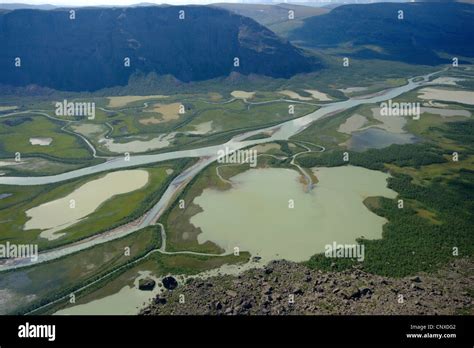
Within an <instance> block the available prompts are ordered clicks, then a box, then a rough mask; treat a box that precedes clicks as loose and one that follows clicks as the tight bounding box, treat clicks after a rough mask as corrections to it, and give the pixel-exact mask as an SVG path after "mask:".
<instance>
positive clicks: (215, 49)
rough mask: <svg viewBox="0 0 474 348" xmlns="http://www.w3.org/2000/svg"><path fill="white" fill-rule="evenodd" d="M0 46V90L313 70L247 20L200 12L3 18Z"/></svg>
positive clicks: (103, 11) (79, 12)
mask: <svg viewBox="0 0 474 348" xmlns="http://www.w3.org/2000/svg"><path fill="white" fill-rule="evenodd" d="M180 11H184V19H180V17H179V16H180ZM181 15H183V12H181ZM181 17H182V16H181ZM0 45H1V47H2V49H1V51H0V83H1V84H8V85H14V86H23V85H28V84H37V85H40V86H46V87H50V88H55V89H60V90H72V91H82V90H87V91H93V90H97V89H100V88H104V87H110V86H115V85H125V84H127V82H128V79H129V77H130V76H131V75H132V74H134V73H136V72H142V73H149V72H155V73H157V74H159V75H167V74H169V75H173V76H175V77H176V78H177V79H179V80H181V81H197V80H206V79H211V78H214V77H218V76H227V75H229V74H230V73H231V72H232V71H237V72H239V73H241V74H250V73H253V74H261V75H267V76H272V77H283V78H288V77H290V76H292V75H294V74H297V73H302V72H308V71H312V70H315V69H317V68H318V62H316V61H315V60H314V59H312V58H308V57H307V56H305V54H304V53H303V52H302V51H300V50H299V49H297V48H295V47H294V46H292V45H291V44H290V43H288V42H286V41H284V40H282V39H281V38H279V37H278V36H276V35H275V34H274V33H273V32H271V31H270V30H268V29H266V28H265V27H263V26H261V25H260V24H258V23H256V22H255V21H253V20H252V19H249V18H246V17H242V16H239V15H236V14H232V13H230V12H228V11H226V10H222V9H216V8H211V7H205V6H183V7H171V6H165V7H158V6H154V7H137V8H82V9H76V12H75V19H70V13H69V10H66V9H58V10H51V11H38V10H16V11H11V12H4V13H0ZM16 57H19V58H21V67H17V66H15V58H16ZM127 58H129V60H130V66H126V65H127V64H126V59H127ZM235 58H238V59H239V66H238V67H236V66H234V59H235Z"/></svg>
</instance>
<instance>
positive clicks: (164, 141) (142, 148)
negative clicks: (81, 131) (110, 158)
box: [99, 133, 176, 153]
mask: <svg viewBox="0 0 474 348" xmlns="http://www.w3.org/2000/svg"><path fill="white" fill-rule="evenodd" d="M175 135H176V133H168V134H160V135H159V136H158V137H155V138H152V139H150V140H139V139H137V140H130V141H127V142H123V143H118V142H115V139H114V138H103V139H101V140H100V141H99V143H100V144H101V145H103V146H105V147H106V148H107V149H108V150H109V151H111V152H115V153H125V152H129V153H136V152H146V151H153V150H157V149H162V148H165V147H168V146H170V144H171V141H172V140H173V139H174V137H175Z"/></svg>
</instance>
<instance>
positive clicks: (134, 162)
mask: <svg viewBox="0 0 474 348" xmlns="http://www.w3.org/2000/svg"><path fill="white" fill-rule="evenodd" d="M437 73H439V71H438V72H434V73H430V74H427V75H424V76H421V77H414V78H411V79H409V80H408V83H407V84H406V85H403V86H400V87H396V88H392V89H388V90H385V91H382V92H380V93H377V94H375V95H369V96H365V97H360V96H359V97H357V98H351V99H348V100H345V101H340V102H334V103H330V104H326V105H324V106H322V107H321V108H320V109H318V110H316V111H314V112H312V113H310V114H308V115H306V116H303V117H300V118H297V119H292V120H289V121H285V122H283V123H281V124H278V125H275V126H271V127H268V128H264V129H258V130H253V131H248V132H245V133H242V134H239V135H237V136H235V137H233V138H232V139H231V140H229V141H228V142H227V143H225V144H221V145H215V146H208V147H203V148H198V149H191V150H182V151H172V152H167V153H160V154H154V155H135V156H131V157H130V160H129V161H125V159H124V157H117V158H113V159H109V160H107V161H106V162H103V163H101V164H98V165H94V166H91V167H87V168H81V169H77V170H73V171H70V172H66V173H62V174H57V175H51V176H41V177H0V184H5V185H20V186H29V185H44V184H50V183H57V182H62V181H65V180H70V179H75V178H80V177H82V176H85V175H90V174H95V173H100V172H104V171H109V170H115V169H121V168H129V167H134V166H140V165H145V164H150V163H156V162H162V161H166V160H171V159H179V158H189V157H192V158H196V157H198V158H200V159H199V161H198V162H197V163H196V164H194V165H193V166H191V167H189V168H188V169H186V170H185V171H183V172H182V173H180V174H179V175H178V176H177V177H176V178H175V179H174V180H173V181H172V182H171V184H170V185H169V186H168V188H167V189H166V191H165V193H164V194H163V195H162V197H161V198H160V200H159V201H158V203H157V204H156V205H155V206H154V207H153V208H152V209H151V210H150V211H148V212H147V213H146V214H145V215H144V216H142V217H141V218H139V219H137V220H135V221H134V222H132V223H130V224H127V225H126V226H125V227H124V226H122V227H120V228H116V229H113V230H109V231H107V232H104V233H102V234H98V235H94V236H92V237H89V238H86V239H83V240H80V241H77V242H75V243H71V244H68V245H66V246H63V247H59V248H57V249H53V250H48V251H45V252H43V253H40V254H39V256H38V261H37V262H36V263H35V264H38V263H41V262H45V261H50V260H53V259H56V258H59V257H63V256H66V255H68V254H71V253H74V252H77V251H80V250H84V249H87V248H90V247H92V246H94V245H98V244H102V243H105V242H109V241H111V240H115V239H117V238H121V237H124V236H126V235H128V234H130V233H133V232H135V231H137V230H139V229H141V228H143V227H146V226H149V225H152V224H155V223H156V221H157V220H158V219H159V217H160V216H161V215H162V214H163V212H164V211H165V209H166V208H167V207H168V205H169V204H171V203H172V202H173V199H175V197H176V194H177V193H179V192H180V190H181V189H182V188H184V187H185V186H186V185H187V184H188V183H189V182H190V181H191V179H192V178H193V177H194V176H195V175H197V174H198V173H199V172H200V171H201V170H202V169H204V168H205V167H206V166H208V165H209V164H211V163H212V162H214V161H215V160H217V158H218V150H220V149H225V148H226V147H227V148H228V149H229V150H231V151H235V150H238V149H242V148H245V147H248V146H253V145H258V144H262V143H267V142H273V141H275V140H288V139H289V138H290V137H291V136H293V135H295V134H298V133H300V132H301V131H303V130H304V129H306V128H307V127H309V126H310V125H311V124H312V123H313V122H315V121H317V120H319V119H321V118H323V117H329V116H333V115H336V114H338V113H340V112H342V111H345V110H347V109H350V108H353V107H355V106H359V105H362V104H372V103H380V102H382V101H384V100H388V99H393V98H395V97H397V96H399V95H401V94H403V93H406V92H408V91H411V90H413V89H415V88H418V87H422V86H424V85H426V84H427V83H428V82H429V79H430V77H431V76H433V75H434V74H437ZM415 80H416V82H415ZM262 132H269V133H270V134H272V136H271V137H268V138H264V139H256V140H244V139H246V138H249V137H251V136H253V135H256V134H259V133H262ZM30 264H31V261H30V259H10V260H7V261H4V262H3V263H1V264H0V271H4V270H8V269H13V268H19V267H24V266H28V265H30Z"/></svg>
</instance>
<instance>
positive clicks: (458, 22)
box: [289, 2, 474, 65]
mask: <svg viewBox="0 0 474 348" xmlns="http://www.w3.org/2000/svg"><path fill="white" fill-rule="evenodd" d="M399 10H402V11H403V17H404V19H403V20H399V19H398V18H397V16H398V11H399ZM289 38H290V40H294V41H295V42H299V43H301V44H302V45H304V46H309V47H317V48H323V47H343V48H346V49H347V51H348V52H349V54H350V55H353V56H356V57H360V58H377V59H389V60H399V61H404V62H407V63H412V64H427V65H435V64H439V63H443V62H445V61H447V60H445V59H441V58H440V57H439V56H438V54H437V52H445V53H449V54H451V55H460V56H468V57H474V44H473V39H474V6H472V5H468V4H462V3H454V2H453V3H405V4H393V3H378V4H369V5H345V6H340V7H337V8H335V9H334V10H332V11H331V12H330V13H328V14H326V15H322V16H317V17H311V18H308V19H306V20H305V23H304V25H303V26H302V27H300V28H297V29H295V30H294V31H293V32H292V33H291V34H290V36H289Z"/></svg>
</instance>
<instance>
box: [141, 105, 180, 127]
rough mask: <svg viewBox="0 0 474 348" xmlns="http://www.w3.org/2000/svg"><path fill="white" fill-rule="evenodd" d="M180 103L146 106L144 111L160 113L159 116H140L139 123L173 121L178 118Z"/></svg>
mask: <svg viewBox="0 0 474 348" xmlns="http://www.w3.org/2000/svg"><path fill="white" fill-rule="evenodd" d="M181 105H182V104H181V103H171V104H159V103H157V104H153V105H152V106H151V107H149V108H146V109H145V110H144V111H145V112H156V113H159V114H161V115H162V117H161V118H156V117H149V118H141V119H140V120H139V122H140V123H141V124H145V125H146V124H157V123H165V122H169V121H175V120H178V119H179V116H180V114H179V108H180V107H181Z"/></svg>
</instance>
